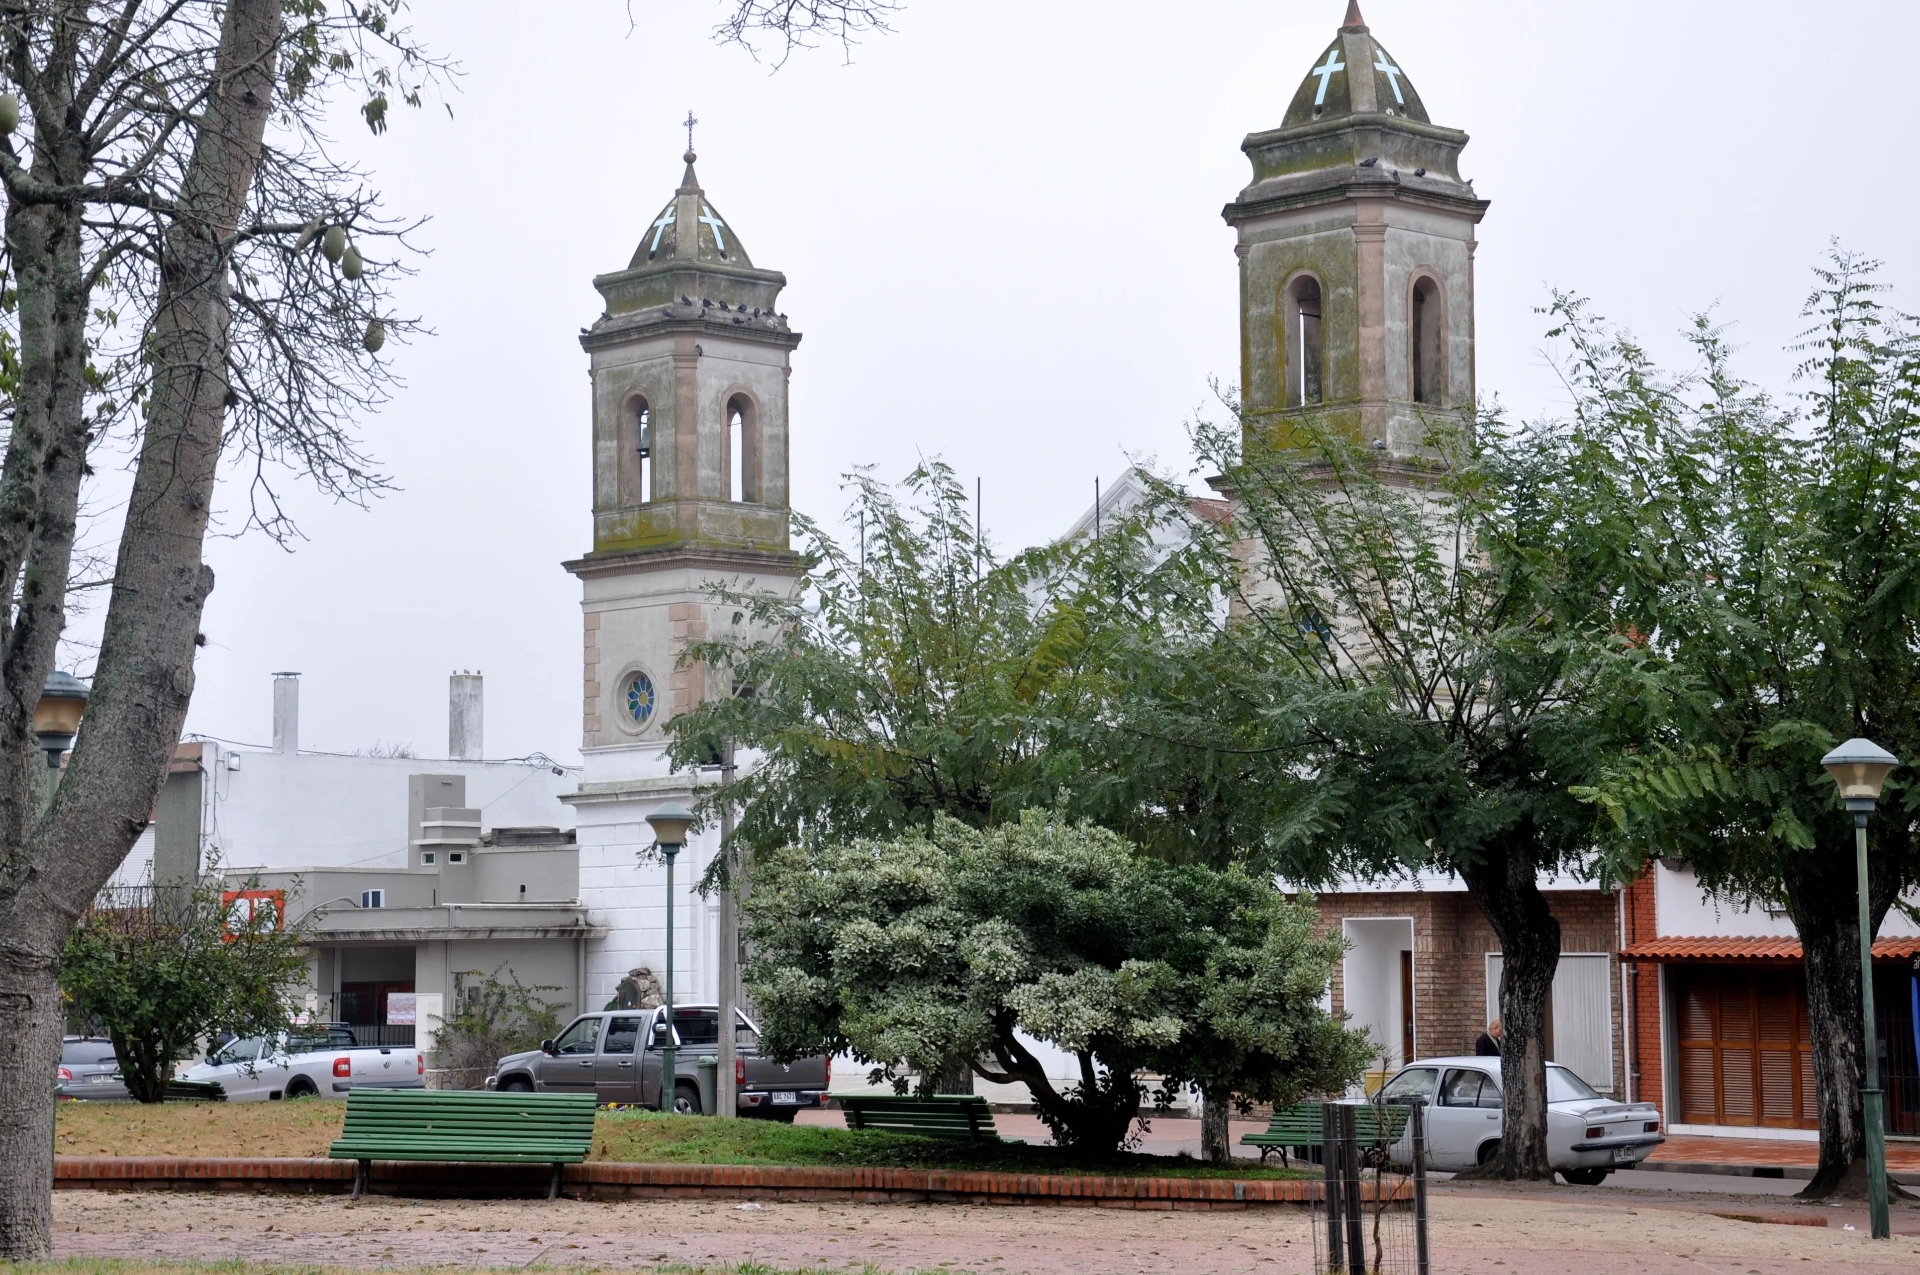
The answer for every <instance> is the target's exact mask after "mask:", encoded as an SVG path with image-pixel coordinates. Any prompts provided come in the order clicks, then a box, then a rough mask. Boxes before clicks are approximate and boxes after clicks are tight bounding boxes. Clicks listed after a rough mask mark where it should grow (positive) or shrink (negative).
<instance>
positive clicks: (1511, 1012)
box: [1461, 837, 1560, 1181]
mask: <svg viewBox="0 0 1920 1275" xmlns="http://www.w3.org/2000/svg"><path fill="white" fill-rule="evenodd" d="M1530 850H1531V847H1530V845H1529V844H1528V843H1527V842H1526V841H1524V840H1523V839H1521V838H1517V837H1516V838H1515V839H1514V840H1512V841H1510V842H1508V843H1507V844H1506V845H1504V846H1500V847H1497V848H1496V850H1495V851H1494V855H1493V856H1490V857H1489V859H1488V860H1487V861H1486V862H1483V863H1481V864H1477V865H1474V866H1472V867H1469V868H1467V869H1465V870H1464V871H1463V872H1462V873H1461V875H1462V876H1463V877H1464V878H1465V880H1466V883H1467V890H1468V892H1469V893H1470V894H1471V895H1472V897H1473V901H1474V902H1475V903H1476V904H1478V905H1479V908H1480V911H1481V913H1482V914H1483V915H1484V916H1485V917H1486V918H1487V923H1488V924H1489V925H1491V926H1492V927H1493V932H1494V935H1495V936H1496V937H1497V938H1498V939H1499V940H1500V951H1501V954H1502V957H1503V959H1502V961H1501V968H1500V1076H1501V1082H1502V1090H1503V1093H1502V1095H1501V1102H1500V1107H1501V1135H1500V1150H1499V1153H1498V1154H1497V1155H1496V1156H1494V1158H1493V1160H1492V1161H1491V1162H1490V1163H1489V1164H1487V1165H1485V1166H1484V1167H1483V1168H1482V1169H1481V1170H1480V1173H1479V1174H1478V1175H1476V1176H1485V1177H1491V1178H1502V1179H1508V1180H1512V1179H1519V1178H1525V1179H1531V1180H1537V1181H1551V1180H1552V1178H1553V1168H1552V1165H1551V1164H1550V1163H1549V1162H1548V1159H1547V1049H1546V1043H1547V1041H1546V1036H1547V1033H1546V1007H1547V995H1548V993H1549V992H1551V991H1552V990H1553V974H1554V970H1556V969H1557V968H1558V967H1559V965H1560V922H1559V921H1558V920H1557V919H1556V918H1555V917H1554V915H1553V912H1552V910H1551V909H1550V908H1548V906H1547V900H1546V896H1545V895H1543V894H1541V893H1540V887H1539V884H1538V879H1537V869H1536V867H1535V862H1534V856H1533V855H1532V853H1530Z"/></svg>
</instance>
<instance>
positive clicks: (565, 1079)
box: [540, 1018, 600, 1093]
mask: <svg viewBox="0 0 1920 1275" xmlns="http://www.w3.org/2000/svg"><path fill="white" fill-rule="evenodd" d="M599 1043H600V1020H599V1019H598V1018H581V1019H576V1020H575V1021H574V1023H573V1024H572V1025H571V1026H570V1027H568V1028H567V1030H565V1031H563V1032H561V1033H560V1038H559V1039H558V1040H556V1041H554V1042H553V1053H551V1054H549V1055H548V1056H547V1057H545V1058H542V1059H541V1060H540V1088H541V1089H543V1090H545V1091H546V1092H548V1093H592V1092H593V1091H594V1081H595V1076H594V1054H595V1052H596V1050H595V1047H596V1046H597V1045H598V1044H599Z"/></svg>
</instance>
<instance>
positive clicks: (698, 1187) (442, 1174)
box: [54, 1156, 1321, 1209]
mask: <svg viewBox="0 0 1920 1275" xmlns="http://www.w3.org/2000/svg"><path fill="white" fill-rule="evenodd" d="M546 1180H547V1167H546V1166H545V1165H513V1164H498V1165H495V1164H461V1163H439V1162H433V1161H389V1160H382V1161H377V1162H376V1167H375V1170H374V1175H373V1188H374V1189H376V1190H380V1189H383V1188H384V1189H385V1190H387V1191H396V1190H411V1189H416V1188H417V1189H421V1190H426V1191H432V1190H434V1189H436V1188H438V1189H440V1190H443V1191H444V1190H446V1189H447V1188H450V1187H455V1188H457V1187H466V1188H469V1190H466V1191H461V1192H460V1193H461V1194H468V1193H472V1194H501V1193H507V1194H513V1193H519V1192H520V1191H524V1190H527V1189H530V1188H535V1187H537V1188H540V1189H541V1190H544V1186H545V1183H546ZM352 1182H353V1161H351V1160H330V1159H265V1158H243V1157H226V1158H200V1157H187V1156H58V1157H56V1158H55V1161H54V1185H55V1186H56V1187H59V1188H64V1189H87V1188H92V1189H105V1190H114V1189H120V1190H129V1189H131V1190H195V1189H199V1190H258V1191H306V1192H326V1193H334V1192H342V1191H346V1190H348V1189H349V1188H350V1187H351V1186H352ZM563 1182H564V1184H565V1189H566V1192H567V1194H569V1195H573V1196H580V1197H592V1198H606V1197H621V1196H652V1197H661V1196H670V1197H682V1198H697V1197H703V1196H704V1197H708V1198H723V1199H754V1198H759V1199H791V1200H831V1199H838V1200H856V1201H867V1202H874V1203H917V1202H923V1201H967V1202H976V1203H978V1202H986V1203H1005V1204H1084V1205H1096V1206H1102V1207H1107V1208H1136V1209H1210V1208H1226V1209H1236V1208H1247V1207H1250V1206H1258V1205H1296V1206H1297V1205H1305V1204H1308V1203H1310V1202H1312V1201H1314V1200H1317V1199H1318V1198H1319V1197H1320V1193H1321V1184H1320V1183H1319V1182H1317V1181H1313V1180H1311V1179H1301V1178H1290V1179H1288V1178H1123V1177H1091V1176H1089V1177H1076V1176H1069V1175H1064V1174H1043V1173H989V1172H978V1171H950V1170H942V1169H881V1168H824V1167H821V1168H814V1167H797V1166H786V1165H726V1164H629V1163H616V1162H608V1161H594V1162H591V1163H587V1164H569V1165H567V1166H566V1167H565V1170H564V1174H563ZM516 1188H517V1189H516Z"/></svg>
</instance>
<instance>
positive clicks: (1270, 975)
mask: <svg viewBox="0 0 1920 1275" xmlns="http://www.w3.org/2000/svg"><path fill="white" fill-rule="evenodd" d="M745 921H746V933H747V935H748V937H749V939H750V941H751V942H752V944H753V951H754V955H753V958H752V960H751V961H750V963H749V965H748V969H747V982H748V986H749V987H750V988H751V989H752V992H753V995H754V998H755V1004H756V1005H758V1006H759V1007H760V1015H761V1026H762V1028H763V1031H764V1036H763V1039H762V1048H764V1049H766V1050H767V1051H768V1052H770V1053H771V1054H773V1055H774V1056H775V1057H780V1058H792V1057H798V1056H800V1055H802V1054H806V1053H812V1052H817V1051H827V1052H835V1053H837V1052H841V1051H848V1052H851V1053H852V1054H853V1055H854V1056H855V1057H856V1058H858V1059H860V1060H861V1061H862V1062H866V1063H870V1064H873V1065H874V1068H875V1073H874V1074H875V1076H876V1078H879V1077H882V1076H885V1075H887V1074H888V1073H889V1072H890V1071H891V1069H892V1068H893V1067H894V1066H895V1065H896V1064H897V1063H899V1062H901V1061H904V1062H905V1063H906V1065H907V1067H908V1068H909V1069H912V1070H917V1071H919V1072H920V1073H921V1074H922V1075H923V1076H927V1077H931V1076H932V1075H934V1074H935V1073H936V1072H937V1071H938V1070H939V1069H940V1068H941V1067H942V1066H943V1065H944V1064H945V1063H946V1061H947V1060H949V1059H952V1058H956V1057H959V1058H966V1059H969V1060H970V1065H971V1066H972V1068H973V1070H974V1071H975V1072H976V1073H978V1074H979V1075H981V1076H983V1077H985V1078H986V1079H988V1080H991V1081H995V1082H999V1083H1008V1082H1016V1081H1017V1082H1020V1083H1024V1084H1025V1085H1026V1086H1027V1087H1028V1089H1029V1090H1030V1091H1031V1093H1032V1094H1033V1097H1034V1102H1035V1105H1036V1107H1037V1108H1038V1110H1039V1113H1040V1116H1041V1118H1042V1119H1043V1120H1044V1121H1046V1123H1047V1124H1048V1126H1049V1127H1050V1128H1051V1129H1052V1130H1053V1133H1054V1137H1055V1139H1056V1140H1057V1141H1059V1142H1061V1143H1062V1144H1064V1145H1073V1146H1079V1147H1085V1148H1089V1149H1093V1150H1099V1151H1107V1150H1112V1149H1115V1148H1117V1147H1119V1146H1120V1145H1122V1143H1123V1142H1124V1141H1125V1140H1126V1138H1127V1136H1128V1130H1129V1127H1130V1126H1131V1124H1132V1122H1133V1120H1134V1119H1135V1118H1136V1117H1137V1116H1138V1115H1139V1113H1140V1108H1141V1104H1142V1101H1143V1097H1144V1095H1143V1092H1142V1089H1141V1086H1140V1083H1139V1081H1138V1080H1137V1079H1136V1078H1135V1073H1136V1072H1138V1071H1149V1072H1153V1073H1156V1074H1158V1075H1160V1076H1161V1077H1163V1084H1164V1085H1165V1087H1166V1091H1167V1092H1171V1091H1172V1090H1174V1089H1177V1088H1178V1087H1179V1086H1181V1085H1183V1084H1185V1083H1187V1082H1189V1081H1198V1082H1202V1083H1205V1084H1208V1085H1210V1086H1213V1087H1215V1088H1217V1089H1218V1090H1219V1091H1220V1092H1227V1093H1237V1094H1242V1095H1245V1096H1246V1097H1247V1098H1249V1099H1252V1100H1256V1101H1270V1102H1287V1101H1291V1100H1292V1099H1294V1098H1295V1097H1297V1096H1298V1095H1299V1094H1301V1093H1303V1092H1326V1091H1330V1090H1338V1089H1340V1088H1342V1087H1343V1086H1345V1085H1346V1084H1348V1083H1350V1082H1351V1081H1352V1080H1353V1079H1354V1078H1355V1077H1357V1076H1358V1075H1359V1072H1360V1070H1361V1068H1362V1067H1364V1066H1365V1063H1366V1057H1367V1046H1366V1042H1365V1039H1364V1036H1362V1035H1361V1034H1358V1033H1353V1032H1348V1031H1346V1030H1345V1029H1344V1028H1342V1027H1341V1025H1340V1024H1339V1023H1338V1022H1336V1021H1334V1020H1333V1019H1332V1018H1330V1017H1329V1016H1328V1015H1327V1014H1326V1013H1325V1012H1323V1011H1322V1010H1321V1008H1320V997H1321V995H1322V993H1323V992H1324V990H1325V988H1326V984H1327V980H1328V977H1329V975H1330V972H1331V970H1332V968H1333V965H1334V963H1335V962H1336V961H1338V960H1339V959H1340V955H1341V952H1342V950H1343V948H1342V944H1341V942H1340V940H1339V939H1338V938H1316V937H1315V936H1314V927H1315V915H1314V912H1313V910H1312V908H1311V907H1310V906H1306V905H1302V904H1298V903H1292V902H1289V901H1288V900H1287V899H1286V898H1285V897H1284V896H1282V895H1281V894H1280V893H1279V892H1278V891H1277V890H1276V889H1275V888H1274V887H1273V886H1272V885H1271V884H1270V883H1266V882H1262V881H1259V880H1256V879H1254V878H1252V877H1250V876H1248V875H1246V874H1244V873H1239V872H1216V871H1213V870H1211V869H1208V868H1204V867H1199V866H1194V865H1170V864H1166V863H1161V862H1159V861H1157V860H1153V859H1150V858H1147V857H1145V856H1142V855H1140V854H1139V853H1138V852H1137V850H1136V849H1135V848H1134V847H1133V846H1132V845H1130V844H1129V843H1127V842H1126V841H1125V840H1123V839H1122V838H1120V837H1118V836H1116V835H1115V834H1113V833H1111V832H1108V831H1105V830H1103V829H1100V828H1096V827H1094V826H1092V825H1090V824H1084V823H1079V824H1076V823H1070V822H1067V821H1066V820H1064V819H1062V818H1061V817H1059V816H1058V815H1054V816H1047V815H1044V814H1042V813H1039V812H1033V811H1029V812H1027V813H1025V814H1024V815H1023V816H1021V817H1020V818H1019V819H1018V820H1017V821H1013V822H1003V823H999V824H996V825H994V826H993V827H991V828H989V829H986V830H984V831H982V830H978V829H974V828H971V827H968V826H966V825H965V824H962V823H960V822H958V821H957V820H954V819H952V818H949V817H945V816H942V817H939V818H937V819H936V820H935V821H934V824H933V826H932V828H931V829H929V830H925V831H920V830H916V831H914V832H911V833H909V834H908V835H906V836H904V837H900V838H898V839H893V840H887V841H866V840H858V841H853V842H849V843H845V844H835V845H821V844H816V845H812V846H808V847H805V848H802V847H797V846H796V847H787V848H784V849H781V850H779V851H775V852H773V853H770V854H768V855H767V856H765V857H764V858H762V859H760V860H758V861H757V862H756V865H755V883H754V891H753V894H752V895H751V896H750V897H749V899H748V900H747V902H746V904H745ZM1021 1033H1024V1034H1025V1035H1027V1036H1029V1037H1032V1038H1034V1039H1038V1040H1042V1041H1046V1042H1049V1043H1051V1044H1053V1045H1055V1046H1057V1047H1059V1048H1060V1049H1062V1050H1065V1051H1066V1052H1068V1053H1071V1054H1073V1055H1075V1056H1076V1057H1077V1058H1078V1059H1079V1066H1080V1079H1079V1084H1078V1085H1077V1086H1072V1087H1070V1088H1069V1089H1068V1090H1067V1091H1065V1092H1063V1091H1061V1090H1058V1089H1056V1088H1055V1087H1054V1085H1053V1082H1052V1081H1051V1079H1050V1078H1049V1077H1048V1076H1047V1074H1046V1071H1045V1069H1044V1067H1043V1066H1042V1065H1041V1063H1040V1061H1039V1060H1038V1059H1037V1058H1035V1057H1034V1055H1033V1053H1032V1052H1031V1051H1030V1050H1029V1049H1028V1048H1027V1047H1026V1045H1025V1044H1023V1043H1022V1040H1021V1035H1020V1034H1021ZM894 1083H895V1085H896V1086H897V1087H899V1088H902V1089H904V1087H905V1085H906V1081H905V1080H904V1079H896V1080H895V1082H894Z"/></svg>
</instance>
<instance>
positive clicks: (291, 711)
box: [273, 673, 300, 753]
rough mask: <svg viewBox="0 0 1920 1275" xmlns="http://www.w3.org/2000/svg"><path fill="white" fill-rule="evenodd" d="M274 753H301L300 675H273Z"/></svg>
mask: <svg viewBox="0 0 1920 1275" xmlns="http://www.w3.org/2000/svg"><path fill="white" fill-rule="evenodd" d="M273 751H274V752H276V753H297V752H299V751H300V675H299V674H298V673H275V674H274V675H273Z"/></svg>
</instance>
